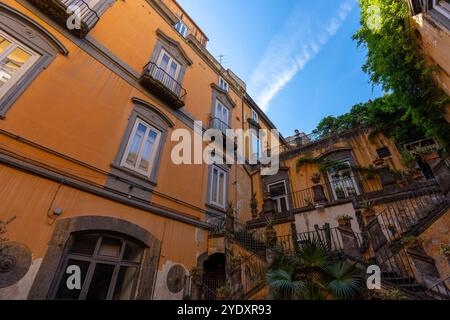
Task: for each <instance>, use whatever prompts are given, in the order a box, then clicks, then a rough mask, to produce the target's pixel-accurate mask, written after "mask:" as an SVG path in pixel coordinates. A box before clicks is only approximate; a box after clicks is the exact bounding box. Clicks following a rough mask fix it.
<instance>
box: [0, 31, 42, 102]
mask: <svg viewBox="0 0 450 320" xmlns="http://www.w3.org/2000/svg"><path fill="white" fill-rule="evenodd" d="M39 58H40V55H39V54H37V53H36V52H34V51H33V50H31V49H30V48H28V47H26V46H25V45H23V44H22V43H20V42H19V41H17V40H16V39H14V38H12V37H10V36H9V35H7V34H6V33H5V32H3V31H1V30H0V98H2V97H3V96H4V95H5V94H6V93H7V92H8V90H9V89H11V88H12V87H13V86H14V85H15V84H16V83H18V82H19V80H20V79H21V78H22V77H23V76H24V74H25V73H26V72H27V71H28V70H30V69H31V67H32V66H33V65H34V64H35V63H36V61H38V60H39Z"/></svg>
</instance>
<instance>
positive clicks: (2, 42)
mask: <svg viewBox="0 0 450 320" xmlns="http://www.w3.org/2000/svg"><path fill="white" fill-rule="evenodd" d="M10 45H11V42H10V41H8V40H6V39H5V38H3V37H2V36H1V35H0V54H1V53H2V52H4V51H5V50H6V49H7V48H8V47H9V46H10Z"/></svg>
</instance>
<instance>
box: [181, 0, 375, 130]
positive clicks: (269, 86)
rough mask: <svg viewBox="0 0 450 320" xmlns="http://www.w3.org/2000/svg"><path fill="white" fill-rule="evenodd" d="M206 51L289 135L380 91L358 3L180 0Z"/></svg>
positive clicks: (350, 0)
mask: <svg viewBox="0 0 450 320" xmlns="http://www.w3.org/2000/svg"><path fill="white" fill-rule="evenodd" d="M179 3H180V4H181V5H182V6H183V8H185V10H187V12H188V13H189V15H190V16H191V17H192V18H193V19H194V20H195V21H196V23H197V24H198V25H199V26H200V27H201V28H202V29H203V31H204V32H205V33H206V34H207V35H208V37H209V38H210V42H209V44H208V49H209V50H210V52H211V53H212V54H213V55H214V56H216V57H218V56H219V55H225V58H224V61H223V65H224V66H225V67H226V68H230V69H232V70H233V71H234V72H235V73H236V74H237V75H238V76H239V77H241V78H242V79H243V80H244V81H245V82H246V83H247V89H248V92H249V93H250V95H251V96H252V97H253V98H254V99H255V100H256V101H257V102H258V104H259V105H260V106H261V107H262V108H263V110H265V111H266V113H267V114H268V116H269V117H270V118H271V119H272V121H273V122H274V123H275V125H276V126H277V127H278V128H279V129H280V131H281V133H282V134H283V135H285V136H289V135H292V134H293V132H294V130H295V129H299V130H300V131H303V132H306V133H309V132H311V131H312V130H313V129H314V128H315V127H316V125H317V123H318V122H319V121H320V120H321V119H322V118H323V117H324V116H328V115H340V114H342V113H345V112H347V111H348V110H349V109H350V108H351V107H352V106H353V105H354V104H356V103H359V102H364V101H367V100H369V99H374V98H377V97H379V96H381V95H382V91H381V89H379V88H375V89H373V88H372V85H371V84H370V83H369V82H368V76H367V75H366V74H364V73H363V72H362V70H361V66H362V64H363V63H364V60H365V51H364V49H361V48H357V46H356V42H355V41H353V40H352V39H351V38H352V35H353V34H354V33H355V32H356V31H357V30H358V28H359V8H358V5H357V0H315V1H308V0H282V1H277V0H244V1H242V0H227V1H219V0H179Z"/></svg>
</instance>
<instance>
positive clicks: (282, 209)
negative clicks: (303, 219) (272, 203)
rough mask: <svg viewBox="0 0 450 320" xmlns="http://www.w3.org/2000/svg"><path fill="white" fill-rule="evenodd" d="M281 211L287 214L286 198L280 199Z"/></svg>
mask: <svg viewBox="0 0 450 320" xmlns="http://www.w3.org/2000/svg"><path fill="white" fill-rule="evenodd" d="M280 209H281V212H286V211H287V210H288V208H287V199H286V198H280Z"/></svg>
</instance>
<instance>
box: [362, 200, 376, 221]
mask: <svg viewBox="0 0 450 320" xmlns="http://www.w3.org/2000/svg"><path fill="white" fill-rule="evenodd" d="M373 207H374V202H373V201H371V200H368V199H365V200H364V201H363V203H362V205H361V208H362V209H363V213H364V215H365V216H366V217H373V216H374V215H375V210H374V209H373Z"/></svg>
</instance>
